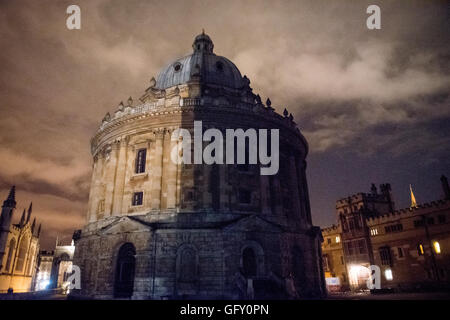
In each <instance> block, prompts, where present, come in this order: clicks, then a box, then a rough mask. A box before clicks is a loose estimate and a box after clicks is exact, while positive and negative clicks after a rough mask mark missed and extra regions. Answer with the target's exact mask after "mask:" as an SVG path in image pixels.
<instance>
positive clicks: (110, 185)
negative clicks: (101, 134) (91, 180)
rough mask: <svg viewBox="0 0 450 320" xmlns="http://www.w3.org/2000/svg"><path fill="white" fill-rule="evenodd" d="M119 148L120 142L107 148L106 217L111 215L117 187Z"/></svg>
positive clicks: (105, 180)
mask: <svg viewBox="0 0 450 320" xmlns="http://www.w3.org/2000/svg"><path fill="white" fill-rule="evenodd" d="M118 150H119V144H118V143H117V142H115V143H114V144H112V145H111V146H110V149H108V150H106V154H105V159H106V164H105V165H106V172H105V179H104V182H105V214H104V217H109V216H111V213H112V205H113V197H114V187H115V175H116V168H117V155H118Z"/></svg>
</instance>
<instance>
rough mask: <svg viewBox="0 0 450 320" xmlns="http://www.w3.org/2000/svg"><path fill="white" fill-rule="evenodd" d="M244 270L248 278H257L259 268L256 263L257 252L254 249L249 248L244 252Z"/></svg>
mask: <svg viewBox="0 0 450 320" xmlns="http://www.w3.org/2000/svg"><path fill="white" fill-rule="evenodd" d="M242 269H243V274H244V276H245V277H246V278H252V277H256V275H257V272H258V266H257V262H256V255H255V251H253V249H252V248H250V247H247V248H245V249H244V251H243V252H242Z"/></svg>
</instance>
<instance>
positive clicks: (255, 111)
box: [72, 34, 325, 299]
mask: <svg viewBox="0 0 450 320" xmlns="http://www.w3.org/2000/svg"><path fill="white" fill-rule="evenodd" d="M193 49H194V53H193V54H191V55H189V56H187V57H184V58H182V59H179V60H177V61H175V62H174V63H172V64H170V65H169V66H167V67H166V68H165V69H163V71H161V73H160V74H159V76H158V78H157V80H155V79H153V78H152V80H151V83H150V87H149V88H148V89H147V90H146V91H145V93H144V95H143V96H142V97H141V98H140V103H139V104H137V105H135V104H134V101H133V99H131V98H130V99H128V101H127V103H126V104H123V103H121V104H120V105H119V109H118V110H117V111H116V112H115V113H114V115H110V114H109V113H108V114H107V115H106V116H105V118H104V119H103V122H102V124H101V126H100V129H99V130H98V132H97V133H96V134H95V135H94V137H93V138H92V141H91V145H92V154H93V158H94V164H93V173H92V182H91V191H90V196H89V204H88V213H87V220H88V221H87V224H86V226H85V227H84V229H83V230H80V231H79V232H77V233H76V234H75V237H74V238H75V244H76V250H75V254H74V264H75V265H78V266H80V268H81V289H80V290H75V291H74V292H73V293H72V295H73V296H79V297H91V298H103V299H108V298H113V297H117V298H132V299H161V298H169V299H172V298H176V299H180V298H207V299H222V298H231V299H238V298H262V299H264V298H275V299H277V298H278V299H287V298H301V297H320V296H322V295H323V294H324V292H325V285H324V278H323V274H322V266H321V259H320V257H321V234H320V229H319V228H317V227H314V226H313V225H312V222H311V212H310V206H309V195H308V187H307V181H306V174H305V170H306V161H305V159H306V155H307V152H308V145H307V143H306V140H305V138H304V137H303V135H302V134H301V133H300V131H299V129H298V128H297V127H296V125H295V123H294V122H293V119H292V115H289V114H288V113H287V111H285V113H284V115H279V114H278V113H276V112H275V111H274V109H273V108H272V107H271V102H270V100H269V99H268V101H267V103H266V105H264V104H263V103H262V102H261V98H260V97H259V95H255V94H254V93H253V92H252V89H251V87H250V81H249V80H248V78H247V77H246V76H244V77H242V76H241V74H240V72H239V70H238V69H237V68H236V66H234V64H233V63H232V62H230V61H229V60H227V59H226V58H223V57H220V56H217V55H215V54H214V53H213V43H212V41H211V40H210V38H209V37H208V36H207V35H205V34H201V35H199V36H198V37H197V38H196V39H195V41H194V44H193ZM194 121H202V124H203V128H205V129H206V128H216V129H218V130H220V131H221V132H222V133H225V130H226V129H228V128H232V129H237V128H242V129H244V130H246V129H247V128H255V129H258V128H265V129H279V133H280V170H279V172H278V174H276V175H272V176H264V175H260V168H259V165H257V164H256V165H254V164H251V165H236V164H234V165H231V164H229V165H225V164H212V165H206V164H176V163H175V162H173V161H171V158H170V155H171V150H174V147H176V146H177V143H179V141H172V140H171V133H172V132H173V130H175V129H177V128H185V129H188V130H190V131H191V132H192V131H193V127H194ZM192 136H193V134H192Z"/></svg>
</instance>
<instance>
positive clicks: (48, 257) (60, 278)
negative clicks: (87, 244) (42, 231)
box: [35, 240, 75, 290]
mask: <svg viewBox="0 0 450 320" xmlns="http://www.w3.org/2000/svg"><path fill="white" fill-rule="evenodd" d="M74 251H75V245H74V243H73V240H72V241H71V243H70V244H64V243H62V242H59V241H58V240H56V246H55V250H53V251H44V250H43V251H41V252H40V253H39V264H38V272H37V275H36V286H35V290H45V289H56V288H63V289H64V288H65V287H67V285H68V284H69V282H68V281H67V280H68V277H69V276H70V275H71V274H72V260H73V253H74Z"/></svg>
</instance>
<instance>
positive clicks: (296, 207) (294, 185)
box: [289, 155, 303, 222]
mask: <svg viewBox="0 0 450 320" xmlns="http://www.w3.org/2000/svg"><path fill="white" fill-rule="evenodd" d="M289 186H290V189H291V199H292V212H293V216H294V218H295V219H296V220H297V218H298V220H299V221H300V222H303V219H302V214H301V209H300V197H299V196H300V192H299V190H298V174H297V169H296V165H295V157H294V155H289Z"/></svg>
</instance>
